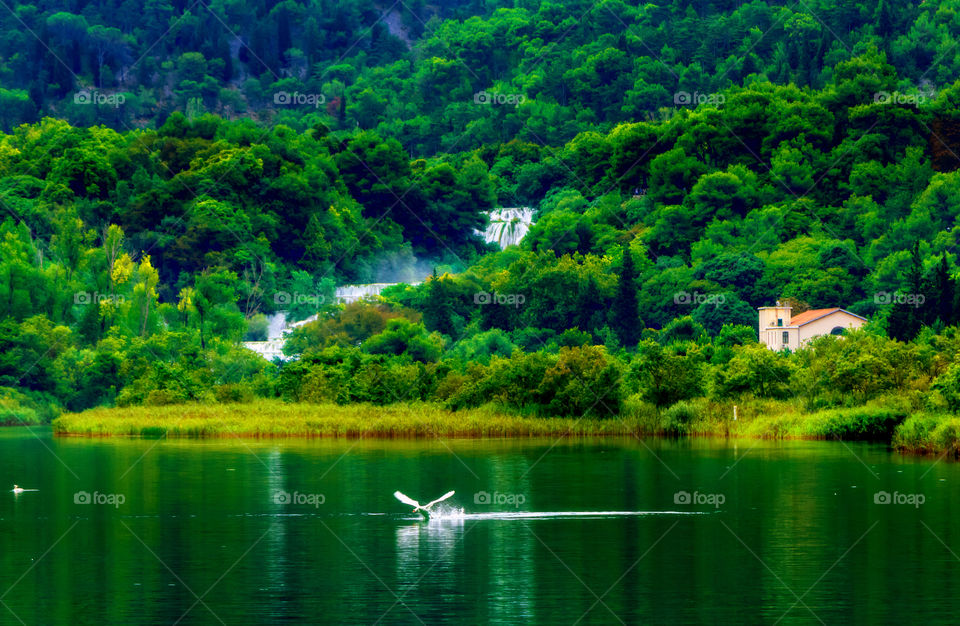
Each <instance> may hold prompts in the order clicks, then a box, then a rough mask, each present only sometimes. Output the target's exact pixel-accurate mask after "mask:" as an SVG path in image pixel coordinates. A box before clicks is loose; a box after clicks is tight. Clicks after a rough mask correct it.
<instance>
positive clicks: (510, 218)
mask: <svg viewBox="0 0 960 626" xmlns="http://www.w3.org/2000/svg"><path fill="white" fill-rule="evenodd" d="M487 215H489V216H490V224H489V225H488V226H487V229H486V230H485V231H484V232H483V240H484V241H486V242H487V243H496V244H498V245H499V246H500V248H501V249H504V248H506V247H507V246H515V245H517V244H518V243H520V240H521V239H523V237H524V235H526V234H527V232H528V231H529V230H530V227H531V226H532V225H533V209H532V208H530V207H509V208H501V209H494V210H493V211H490V212H488V213H487Z"/></svg>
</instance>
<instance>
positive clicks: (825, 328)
mask: <svg viewBox="0 0 960 626" xmlns="http://www.w3.org/2000/svg"><path fill="white" fill-rule="evenodd" d="M791 309H792V307H789V306H781V305H780V303H779V302H777V306H762V307H760V308H759V309H758V310H759V312H760V343H763V344H766V346H767V347H768V348H770V349H771V350H783V349H784V348H788V349H790V350H797V349H798V348H801V347H803V345H804V344H806V343H807V342H808V341H810V340H811V339H813V338H814V337H819V336H820V335H839V334H840V333H842V332H843V331H844V329H846V328H860V327H861V326H863V325H864V324H866V323H867V319H866V318H865V317H860V316H859V315H856V314H854V313H851V312H850V311H845V310H843V309H840V308H833V309H813V310H811V311H805V312H803V313H799V314H797V315H791V314H790V311H791Z"/></svg>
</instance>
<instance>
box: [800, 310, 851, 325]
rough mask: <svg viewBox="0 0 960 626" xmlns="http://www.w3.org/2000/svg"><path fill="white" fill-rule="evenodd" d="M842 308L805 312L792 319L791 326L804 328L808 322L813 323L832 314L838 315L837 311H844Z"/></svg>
mask: <svg viewBox="0 0 960 626" xmlns="http://www.w3.org/2000/svg"><path fill="white" fill-rule="evenodd" d="M842 310H843V309H841V308H840V307H835V308H832V309H811V310H810V311H804V312H803V313H799V314H797V315H794V316H793V317H791V318H790V325H791V326H803V325H804V324H806V323H807V322H812V321H813V320H816V319H820V318H821V317H823V316H825V315H830V314H831V313H836V312H837V311H842Z"/></svg>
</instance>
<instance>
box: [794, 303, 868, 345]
mask: <svg viewBox="0 0 960 626" xmlns="http://www.w3.org/2000/svg"><path fill="white" fill-rule="evenodd" d="M864 324H866V321H865V320H862V319H860V318H859V317H856V316H854V315H850V314H849V313H845V312H843V311H835V312H833V313H831V314H830V315H827V316H825V317H821V318H820V319H818V320H814V321H812V322H810V323H809V324H804V325H803V326H801V327H800V329H799V330H800V333H799V339H800V345H803V344H805V343H807V342H808V341H810V340H811V339H813V338H814V337H819V336H820V335H829V334H830V331H832V330H833V329H834V328H836V327H837V326H840V327H842V328H860V327H861V326H863V325H864Z"/></svg>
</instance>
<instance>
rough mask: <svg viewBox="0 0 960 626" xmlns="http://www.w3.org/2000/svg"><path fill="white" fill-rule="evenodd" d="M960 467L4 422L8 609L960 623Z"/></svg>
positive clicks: (779, 451) (801, 450)
mask: <svg viewBox="0 0 960 626" xmlns="http://www.w3.org/2000/svg"><path fill="white" fill-rule="evenodd" d="M13 483H18V484H19V485H20V486H22V487H26V488H33V489H37V490H38V491H32V492H25V493H22V494H19V495H14V494H13V493H11V492H10V491H9V490H10V489H11V488H12V486H13ZM958 484H960V465H958V464H957V463H955V462H950V461H946V460H944V461H941V462H936V459H932V458H930V459H915V458H908V457H902V456H900V455H897V454H895V453H891V452H889V451H888V450H887V449H886V448H885V447H883V446H876V445H863V444H843V443H837V442H786V443H777V442H767V441H761V442H756V441H740V442H737V443H734V442H726V441H722V440H696V441H681V442H677V441H661V440H645V441H639V440H636V439H624V440H604V441H576V442H568V441H563V442H556V441H553V440H511V441H475V440H468V441H464V440H445V441H438V440H430V441H416V442H410V441H400V442H396V441H297V440H293V441H291V440H282V441H266V442H264V441H251V440H244V441H240V440H217V441H166V440H90V439H79V438H54V437H52V436H51V435H50V432H49V430H41V429H34V430H33V431H32V432H31V431H28V430H25V429H19V428H18V429H0V485H2V486H3V487H2V489H4V490H6V491H4V492H2V493H0V559H2V560H0V594H2V596H0V601H2V604H0V623H2V624H7V623H11V624H18V623H26V624H132V623H144V624H154V623H166V624H169V623H175V622H178V621H179V623H181V624H218V623H225V624H251V623H268V624H269V623H291V622H297V621H304V622H313V623H318V622H322V623H351V624H352V623H357V624H372V623H378V622H379V623H382V624H391V623H409V624H420V623H425V624H433V623H464V624H476V623H500V624H517V623H526V624H557V623H560V624H563V623H571V624H572V623H587V624H590V623H605V624H606V623H614V624H616V623H621V622H623V623H670V624H685V623H704V622H706V623H776V622H778V620H779V623H781V624H794V623H819V622H821V621H822V622H824V623H861V624H874V623H876V624H879V623H924V624H934V623H951V622H952V623H955V622H956V620H957V609H958V600H957V598H958V597H960V593H958V592H960V558H958V556H957V555H958V554H960V524H958V521H957V519H958V518H957V515H958V514H960V510H958V509H960V505H958V498H957V486H958ZM398 489H399V490H401V491H403V492H404V493H406V494H408V495H410V496H412V497H414V498H418V499H420V500H421V501H426V500H429V499H431V498H433V497H436V496H438V495H440V494H442V493H444V492H446V491H448V490H450V489H455V490H456V492H457V493H456V495H455V496H454V497H453V498H451V500H450V501H449V502H450V503H451V505H452V507H451V510H450V512H451V515H450V516H449V518H447V519H440V520H433V521H431V522H430V523H423V522H421V521H419V520H418V517H417V516H414V515H412V514H411V513H410V510H409V507H407V506H405V505H402V504H400V503H399V502H397V501H396V500H395V499H394V498H393V496H392V494H393V492H394V491H395V490H398ZM878 493H879V496H878V495H877V494H878ZM885 493H889V494H890V496H889V499H890V500H892V501H893V502H891V503H889V504H885V503H883V502H884V501H885V500H886V496H885V495H884V494H885ZM878 499H879V500H880V501H881V503H877V502H876V500H878ZM461 508H462V509H463V514H462V515H456V514H455V513H456V511H455V509H461Z"/></svg>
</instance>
